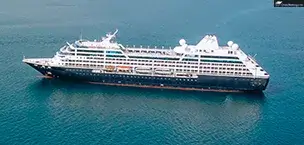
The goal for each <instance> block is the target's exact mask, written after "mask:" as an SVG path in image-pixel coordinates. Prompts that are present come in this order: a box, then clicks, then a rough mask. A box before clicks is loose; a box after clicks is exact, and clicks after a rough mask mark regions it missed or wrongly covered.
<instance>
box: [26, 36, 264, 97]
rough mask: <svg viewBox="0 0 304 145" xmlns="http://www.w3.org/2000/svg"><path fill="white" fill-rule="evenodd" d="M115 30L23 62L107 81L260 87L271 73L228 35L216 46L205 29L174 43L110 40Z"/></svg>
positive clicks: (56, 74) (46, 71) (50, 72)
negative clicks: (196, 37)
mask: <svg viewBox="0 0 304 145" xmlns="http://www.w3.org/2000/svg"><path fill="white" fill-rule="evenodd" d="M117 32H118V30H116V31H115V32H114V33H113V34H107V35H106V37H104V38H102V40H100V41H96V40H94V41H89V40H83V39H80V40H77V41H75V42H74V43H72V44H70V43H68V42H67V45H65V46H63V47H62V48H60V50H59V51H58V52H57V53H56V55H55V56H54V57H53V58H33V59H24V60H23V62H25V63H27V64H29V65H30V66H32V67H34V68H35V69H36V70H38V71H39V72H40V73H42V74H43V75H45V76H47V77H51V78H62V79H71V80H78V81H84V82H90V83H98V84H105V85H121V86H137V87H153V88H170V89H189V90H225V91H262V90H265V88H266V86H267V84H268V81H269V74H268V73H267V72H266V71H265V70H263V68H262V67H261V66H259V65H258V63H257V62H256V61H255V59H254V58H253V57H250V56H248V55H246V54H245V53H244V52H243V51H242V50H241V49H240V48H239V46H238V44H236V43H233V42H232V41H229V42H228V43H227V46H219V44H218V41H217V38H216V36H214V35H206V36H205V37H204V38H203V39H202V40H201V41H200V42H199V43H198V44H197V45H188V44H187V43H186V41H185V40H184V39H181V40H180V41H179V44H180V45H179V46H176V47H174V48H164V47H161V48H157V47H143V46H139V47H135V46H133V47H129V46H123V45H122V44H119V43H117V42H116V41H115V40H114V39H115V36H116V34H117Z"/></svg>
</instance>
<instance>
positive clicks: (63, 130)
mask: <svg viewBox="0 0 304 145" xmlns="http://www.w3.org/2000/svg"><path fill="white" fill-rule="evenodd" d="M303 13H304V9H303V8H273V4H272V1H271V0H267V1H265V0H256V1H243V0H234V1H225V0H214V1H207V0H191V1H185V0H165V1H164V0H154V1H147V0H128V1H121V0H120V1H119V0H87V1H81V0H65V1H60V0H48V1H43V0H27V1H19V0H10V1H3V2H2V3H1V5H0V46H1V53H0V56H1V57H0V76H1V77H0V81H1V84H0V88H1V98H0V144H3V145H12V144H22V145H25V144H117V145H122V144H200V145H201V144H303V141H304V137H303V134H304V124H303V122H304V119H303V116H304V103H303V102H304V91H303V90H304V89H303V88H304V83H303V81H304V75H303V72H304V63H303V62H304V57H303V56H304V50H303V46H304V41H303V38H304V29H303V28H304V15H303ZM116 28H118V29H119V30H120V31H119V33H118V38H117V39H118V41H119V42H120V43H122V44H125V45H127V44H129V45H133V44H136V45H151V46H152V45H157V46H161V45H164V46H175V45H178V41H179V39H181V38H184V39H186V40H187V41H188V43H189V44H192V43H197V42H198V41H199V40H200V39H201V38H202V37H203V36H204V35H205V34H207V33H209V34H210V33H212V34H216V35H218V39H219V41H220V44H226V42H227V41H228V40H233V41H235V42H237V43H238V44H239V45H240V46H241V47H242V49H243V50H244V51H245V52H246V53H249V54H251V55H255V54H257V55H256V59H257V61H258V62H259V63H260V64H261V66H262V67H263V68H265V70H266V71H267V72H268V73H269V74H270V75H271V80H270V83H269V86H268V88H267V90H266V91H265V92H264V94H261V95H249V94H231V93H208V92H182V91H169V90H151V89H135V88H120V87H107V86H99V85H89V84H73V83H68V82H61V81H56V80H43V79H41V78H39V77H36V76H39V74H38V72H36V71H35V70H34V69H32V68H30V67H29V66H27V65H25V64H23V63H22V62H21V61H22V58H23V56H25V57H52V56H53V55H54V54H55V52H56V51H57V50H59V48H60V47H61V46H62V45H64V44H65V42H66V41H68V42H73V41H74V40H75V39H78V37H79V35H80V33H82V35H83V37H84V38H87V39H95V38H96V39H98V38H100V37H101V36H103V35H104V34H105V33H106V32H109V31H114V30H115V29H116Z"/></svg>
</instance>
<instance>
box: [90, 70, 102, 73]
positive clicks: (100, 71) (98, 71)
mask: <svg viewBox="0 0 304 145" xmlns="http://www.w3.org/2000/svg"><path fill="white" fill-rule="evenodd" d="M102 72H103V70H99V69H93V70H92V73H102Z"/></svg>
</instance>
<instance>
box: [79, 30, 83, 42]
mask: <svg viewBox="0 0 304 145" xmlns="http://www.w3.org/2000/svg"><path fill="white" fill-rule="evenodd" d="M79 39H80V40H82V30H81V31H80V36H79Z"/></svg>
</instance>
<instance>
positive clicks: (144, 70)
mask: <svg viewBox="0 0 304 145" xmlns="http://www.w3.org/2000/svg"><path fill="white" fill-rule="evenodd" d="M135 71H136V72H137V73H140V74H150V73H152V71H151V68H146V67H138V68H136V69H135Z"/></svg>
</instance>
